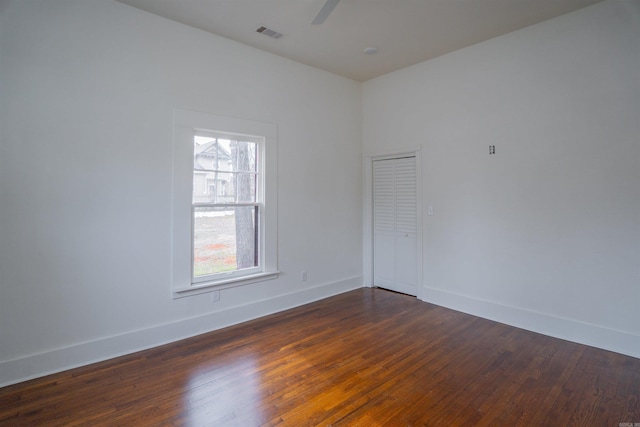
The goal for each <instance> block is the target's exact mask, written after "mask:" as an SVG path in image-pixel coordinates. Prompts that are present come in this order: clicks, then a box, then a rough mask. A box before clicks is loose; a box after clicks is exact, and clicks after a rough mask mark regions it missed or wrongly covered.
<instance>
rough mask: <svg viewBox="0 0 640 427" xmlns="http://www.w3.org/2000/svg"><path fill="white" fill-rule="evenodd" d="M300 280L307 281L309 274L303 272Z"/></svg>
mask: <svg viewBox="0 0 640 427" xmlns="http://www.w3.org/2000/svg"><path fill="white" fill-rule="evenodd" d="M300 280H302V281H303V282H306V281H307V272H306V271H303V272H302V273H300Z"/></svg>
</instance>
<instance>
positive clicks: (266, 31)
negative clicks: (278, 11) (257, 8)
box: [256, 27, 282, 39]
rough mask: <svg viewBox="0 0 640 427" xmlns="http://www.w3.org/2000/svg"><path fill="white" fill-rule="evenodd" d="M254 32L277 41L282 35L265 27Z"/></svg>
mask: <svg viewBox="0 0 640 427" xmlns="http://www.w3.org/2000/svg"><path fill="white" fill-rule="evenodd" d="M256 31H257V32H259V33H260V34H264V35H265V36H269V37H271V38H272V39H279V38H280V37H282V34H280V33H279V32H277V31H273V30H271V29H269V28H267V27H260V28H258V29H257V30H256Z"/></svg>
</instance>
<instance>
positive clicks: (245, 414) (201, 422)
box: [183, 356, 265, 427]
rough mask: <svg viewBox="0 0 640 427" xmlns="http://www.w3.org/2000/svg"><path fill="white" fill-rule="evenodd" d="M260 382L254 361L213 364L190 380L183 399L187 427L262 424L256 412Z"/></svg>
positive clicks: (253, 359)
mask: <svg viewBox="0 0 640 427" xmlns="http://www.w3.org/2000/svg"><path fill="white" fill-rule="evenodd" d="M260 398H261V378H260V372H259V370H258V369H257V362H256V360H255V358H254V357H251V356H245V357H241V358H238V359H237V360H228V361H224V362H215V363H213V364H210V365H207V366H202V367H200V368H198V369H197V370H194V373H193V374H192V375H191V376H190V378H189V380H188V384H187V386H186V390H185V395H184V402H183V403H184V405H183V406H184V411H185V413H184V417H183V419H184V420H185V425H187V426H192V427H195V426H205V425H206V426H211V425H242V426H258V425H262V424H264V421H265V420H263V418H262V414H261V413H260V412H259V410H258V406H259V405H258V404H259V402H260Z"/></svg>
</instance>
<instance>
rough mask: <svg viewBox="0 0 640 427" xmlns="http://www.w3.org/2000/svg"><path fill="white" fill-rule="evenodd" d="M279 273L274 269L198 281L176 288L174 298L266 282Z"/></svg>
mask: <svg viewBox="0 0 640 427" xmlns="http://www.w3.org/2000/svg"><path fill="white" fill-rule="evenodd" d="M279 274H280V272H279V271H273V272H268V273H258V274H252V275H250V276H242V277H236V278H233V279H224V280H216V281H215V282H203V283H197V284H195V285H192V286H189V287H186V288H176V289H174V290H173V298H174V299H176V298H183V297H188V296H191V295H199V294H204V293H207V292H211V291H215V290H220V289H228V288H233V287H236V286H244V285H250V284H252V283H258V282H264V281H265V280H273V279H275V278H277V277H278V275H279Z"/></svg>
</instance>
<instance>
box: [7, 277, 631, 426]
mask: <svg viewBox="0 0 640 427" xmlns="http://www.w3.org/2000/svg"><path fill="white" fill-rule="evenodd" d="M639 398H640V359H636V358H633V357H627V356H623V355H620V354H616V353H612V352H608V351H604V350H599V349H595V348H591V347H587V346H583V345H579V344H575V343H570V342H566V341H562V340H558V339H554V338H550V337H547V336H543V335H539V334H535V333H532V332H527V331H523V330H521V329H517V328H513V327H510V326H506V325H503V324H499V323H495V322H491V321H488V320H484V319H480V318H477V317H473V316H470V315H466V314H463V313H459V312H456V311H452V310H448V309H445V308H442V307H437V306H434V305H431V304H427V303H424V302H420V301H418V300H417V299H415V298H412V297H408V296H406V295H401V294H396V293H392V292H388V291H384V290H380V289H359V290H355V291H352V292H348V293H345V294H342V295H338V296H335V297H332V298H328V299H325V300H322V301H319V302H315V303H312V304H308V305H306V306H303V307H298V308H295V309H292V310H288V311H286V312H283V313H278V314H275V315H272V316H268V317H265V318H262V319H258V320H255V321H251V322H247V323H244V324H241V325H237V326H233V327H230V328H226V329H223V330H220V331H215V332H212V333H208V334H205V335H201V336H198V337H195V338H191V339H187V340H183V341H179V342H176V343H172V344H168V345H165V346H162V347H157V348H154V349H151V350H146V351H143V352H139V353H135V354H132V355H128V356H124V357H120V358H117V359H112V360H109V361H106V362H102V363H97V364H94V365H90V366H86V367H82V368H78V369H74V370H70V371H66V372H63V373H60V374H55V375H50V376H48V377H44V378H40V379H36V380H32V381H27V382H24V383H21V384H16V385H12V386H9V387H5V388H3V389H0V425H1V426H12V427H13V426H23V425H30V426H31V425H46V426H57V425H64V426H101V425H108V426H205V425H206V426H217V425H223V426H226V425H230V426H234V425H237V426H262V425H267V426H272V425H282V426H317V425H322V426H329V425H333V426H492V427H495V426H613V427H618V426H619V423H634V422H636V423H640V403H639Z"/></svg>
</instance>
